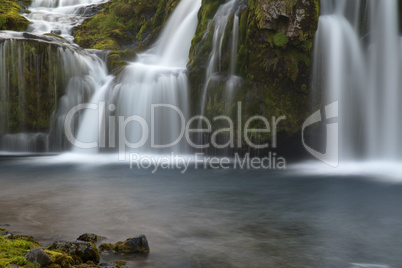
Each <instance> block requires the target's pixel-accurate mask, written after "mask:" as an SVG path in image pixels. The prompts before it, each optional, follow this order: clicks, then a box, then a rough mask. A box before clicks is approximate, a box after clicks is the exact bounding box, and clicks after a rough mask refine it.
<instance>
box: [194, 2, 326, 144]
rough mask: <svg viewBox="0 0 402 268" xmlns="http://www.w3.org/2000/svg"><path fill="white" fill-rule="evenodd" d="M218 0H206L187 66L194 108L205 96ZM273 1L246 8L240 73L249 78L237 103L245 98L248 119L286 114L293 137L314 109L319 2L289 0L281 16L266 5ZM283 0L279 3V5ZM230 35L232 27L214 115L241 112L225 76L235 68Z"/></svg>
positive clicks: (210, 106)
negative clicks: (314, 49)
mask: <svg viewBox="0 0 402 268" xmlns="http://www.w3.org/2000/svg"><path fill="white" fill-rule="evenodd" d="M213 2H214V1H211V0H203V1H202V7H201V10H200V12H199V25H198V28H197V32H196V35H195V37H194V39H193V41H192V47H191V50H190V61H189V64H188V66H187V67H188V69H189V74H190V77H189V78H190V82H191V87H192V92H191V105H190V106H191V107H194V110H193V113H196V112H199V111H200V108H201V107H200V104H199V103H200V102H199V100H200V99H201V94H203V92H202V91H203V88H204V83H205V73H206V65H207V62H208V58H209V53H210V52H211V46H212V35H213V29H211V28H209V29H208V21H210V20H211V19H212V18H213V16H214V14H215V12H216V6H215V5H214V3H213ZM271 2H274V1H273V0H264V1H262V0H249V1H248V5H247V7H244V8H243V9H241V10H240V13H239V20H240V25H239V50H238V53H237V63H236V65H237V66H236V74H237V75H239V76H240V77H242V78H243V80H242V81H241V83H240V84H238V85H237V86H236V88H235V90H234V91H232V92H231V97H232V99H233V100H236V102H237V101H241V102H242V104H243V107H242V112H243V117H244V119H246V118H250V117H251V116H253V115H263V116H264V117H266V118H271V116H276V117H277V118H278V117H279V116H281V115H285V116H286V117H287V118H286V120H285V121H283V122H282V123H281V125H280V127H281V129H279V131H282V132H283V133H285V134H286V136H291V135H293V134H294V133H296V132H298V131H299V129H300V126H301V125H302V121H303V120H304V119H305V118H306V116H307V113H308V107H309V105H308V103H309V95H308V92H309V90H310V79H311V74H310V70H311V58H312V45H313V40H314V34H315V31H316V27H317V22H318V16H319V6H318V2H319V1H318V0H305V1H302V0H291V1H284V3H283V9H282V11H281V13H282V14H283V15H281V16H279V17H270V16H271V15H270V13H268V12H267V11H266V5H269V4H270V3H271ZM278 3H279V2H278V1H276V2H275V4H276V5H277V4H278ZM294 25H296V27H294ZM226 27H227V28H226V30H227V31H230V30H231V29H232V28H233V18H231V19H229V22H228V25H227V26H226ZM289 29H294V30H292V31H289ZM230 36H231V34H230V32H229V34H226V36H225V38H224V42H223V47H224V49H223V50H222V55H221V62H222V63H221V68H222V70H221V74H222V80H220V81H219V80H218V81H213V82H212V83H210V84H209V86H208V88H207V98H206V107H205V114H206V116H207V117H209V118H212V117H214V116H216V115H217V114H227V115H229V116H235V111H236V103H233V102H230V101H228V98H227V90H226V80H225V79H227V77H225V74H227V73H228V72H229V68H230V64H229V63H230V56H231V55H230V45H231V44H230V42H231V37H230ZM255 127H258V126H255ZM268 135H269V134H268ZM256 138H258V139H268V138H269V137H265V138H264V137H256Z"/></svg>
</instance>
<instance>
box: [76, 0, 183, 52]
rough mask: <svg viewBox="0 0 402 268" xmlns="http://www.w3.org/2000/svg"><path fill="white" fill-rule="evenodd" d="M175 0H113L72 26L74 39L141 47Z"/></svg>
mask: <svg viewBox="0 0 402 268" xmlns="http://www.w3.org/2000/svg"><path fill="white" fill-rule="evenodd" d="M177 3H178V0H162V1H159V0H149V1H141V0H113V1H109V2H107V3H105V4H103V5H102V10H101V11H100V12H99V13H98V14H96V15H95V16H93V17H92V18H89V19H86V20H85V21H84V22H83V24H82V25H80V26H78V27H76V33H75V35H74V37H75V41H76V43H77V44H79V45H80V46H81V47H84V48H94V49H108V50H121V49H122V48H123V47H124V46H131V45H133V44H134V43H136V45H137V46H140V47H145V46H146V45H147V44H149V43H150V42H151V41H153V40H154V39H155V37H156V35H157V34H158V32H159V31H160V29H161V26H162V25H163V23H164V22H165V21H166V19H167V17H168V15H169V14H170V13H171V12H172V11H173V9H174V7H175V6H176V4H177Z"/></svg>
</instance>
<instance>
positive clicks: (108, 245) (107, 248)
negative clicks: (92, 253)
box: [99, 243, 116, 252]
mask: <svg viewBox="0 0 402 268" xmlns="http://www.w3.org/2000/svg"><path fill="white" fill-rule="evenodd" d="M99 250H100V251H101V252H102V251H106V252H113V251H116V245H114V244H111V243H103V244H101V245H100V246H99Z"/></svg>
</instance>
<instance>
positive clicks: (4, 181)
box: [0, 154, 402, 267]
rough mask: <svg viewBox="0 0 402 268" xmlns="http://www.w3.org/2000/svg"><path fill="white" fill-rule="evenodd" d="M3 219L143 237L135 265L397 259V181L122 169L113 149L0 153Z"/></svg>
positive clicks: (44, 228) (68, 236)
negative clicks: (145, 249)
mask: <svg viewBox="0 0 402 268" xmlns="http://www.w3.org/2000/svg"><path fill="white" fill-rule="evenodd" d="M0 159H1V160H0V173H1V186H2V187H1V188H0V204H1V210H0V219H1V220H0V223H8V224H11V227H10V229H12V230H13V231H17V232H21V233H28V234H31V235H34V236H35V237H36V238H37V239H39V240H40V241H41V242H44V244H49V243H51V242H52V241H54V240H56V239H64V240H74V239H76V238H77V237H78V236H79V235H80V234H81V233H84V232H94V233H97V234H99V235H102V236H106V237H107V240H106V242H117V241H118V240H124V239H126V238H128V237H131V236H133V235H135V234H141V233H144V234H146V235H147V237H148V239H149V242H150V246H151V253H150V255H149V256H148V257H147V258H139V257H138V258H128V260H129V261H130V263H131V264H132V265H136V266H135V267H349V264H350V263H353V262H358V263H376V264H387V265H390V266H392V267H399V266H397V265H399V264H400V263H402V256H401V254H400V244H401V243H402V238H401V236H400V233H401V232H402V224H401V222H402V213H401V212H402V209H401V207H400V206H399V205H398V204H401V202H402V185H401V184H400V181H399V182H398V183H395V181H392V182H391V181H390V182H384V180H383V178H382V177H379V176H376V177H368V176H364V177H363V176H350V175H348V176H342V175H339V176H330V177H328V176H325V175H316V176H312V175H310V174H308V175H307V174H305V175H300V172H299V168H297V169H296V170H294V169H293V168H292V166H290V168H289V170H288V171H266V170H264V171H263V170H234V169H229V170H203V169H194V167H193V168H191V169H189V170H188V171H187V172H186V173H185V174H181V173H180V171H179V170H177V169H171V170H159V171H157V172H156V173H154V174H152V171H151V170H144V169H137V168H134V169H130V167H129V163H128V162H122V163H118V161H117V160H116V158H115V156H111V155H103V156H98V157H92V158H87V160H84V158H83V157H81V158H80V156H77V155H73V154H69V155H62V156H57V157H54V156H52V157H49V156H48V157H46V156H44V157H22V158H19V157H15V156H14V157H12V156H8V157H6V156H3V157H1V158H0Z"/></svg>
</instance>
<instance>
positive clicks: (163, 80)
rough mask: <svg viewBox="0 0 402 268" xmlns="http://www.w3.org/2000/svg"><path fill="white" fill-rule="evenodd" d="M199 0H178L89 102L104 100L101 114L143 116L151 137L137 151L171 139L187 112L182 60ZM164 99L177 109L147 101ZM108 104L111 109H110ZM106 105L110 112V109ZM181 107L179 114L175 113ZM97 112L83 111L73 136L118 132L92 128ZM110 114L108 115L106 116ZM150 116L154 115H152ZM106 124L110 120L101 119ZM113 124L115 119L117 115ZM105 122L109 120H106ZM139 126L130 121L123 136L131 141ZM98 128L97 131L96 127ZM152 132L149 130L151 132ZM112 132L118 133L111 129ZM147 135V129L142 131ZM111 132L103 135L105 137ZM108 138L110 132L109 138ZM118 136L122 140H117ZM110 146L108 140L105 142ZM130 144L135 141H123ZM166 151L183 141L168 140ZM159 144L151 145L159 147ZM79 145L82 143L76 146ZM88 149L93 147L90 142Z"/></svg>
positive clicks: (178, 147) (85, 137)
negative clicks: (143, 47)
mask: <svg viewBox="0 0 402 268" xmlns="http://www.w3.org/2000/svg"><path fill="white" fill-rule="evenodd" d="M200 7H201V0H197V1H194V0H182V1H181V2H180V3H179V5H178V6H177V7H176V9H175V11H174V12H173V13H172V15H171V17H170V18H169V20H168V22H167V24H166V26H165V28H164V29H163V31H162V33H161V35H160V37H159V39H158V40H157V41H156V43H155V44H154V46H153V47H152V48H151V49H149V50H148V51H146V52H144V53H142V54H140V55H138V57H137V58H138V59H137V60H136V61H135V62H131V63H130V64H129V65H128V66H126V67H125V68H124V70H123V71H122V73H121V74H120V75H119V77H118V78H117V79H116V80H117V81H116V83H115V85H114V86H113V88H112V89H109V90H110V91H111V92H112V96H111V97H109V99H108V97H106V94H107V88H105V90H104V91H103V93H102V94H99V95H95V96H94V99H93V100H92V101H91V103H94V104H97V103H99V101H100V100H103V101H105V102H106V103H107V107H106V109H105V112H106V113H104V114H105V117H106V115H112V116H113V117H114V118H123V119H128V118H130V117H133V116H135V117H137V118H138V117H140V118H142V119H144V121H145V122H146V124H147V126H148V129H149V132H150V135H149V137H150V139H151V138H152V140H153V142H154V144H155V145H156V146H152V144H151V142H152V141H151V140H147V141H146V142H145V143H144V144H142V145H141V146H139V148H137V147H135V149H137V150H140V151H150V149H151V147H153V148H155V147H158V146H163V145H168V144H173V143H175V141H176V140H177V139H178V138H179V137H180V134H181V130H182V124H183V119H187V118H188V110H189V109H188V102H189V100H188V81H187V69H186V64H187V62H188V57H189V50H190V46H191V39H192V38H193V36H194V34H195V30H196V27H197V23H198V19H197V14H198V10H199V8H200ZM110 98H112V99H110ZM161 104H162V105H165V106H166V105H169V107H176V108H177V109H178V110H174V109H172V108H167V107H159V108H155V113H154V114H153V112H152V110H151V107H152V105H161ZM110 105H113V106H112V107H113V109H112V110H109V109H108V108H109V107H110ZM109 111H111V112H112V113H110V112H109ZM178 112H181V113H182V115H181V116H182V117H180V115H179V114H178ZM98 117H99V114H98V113H97V112H87V114H86V115H85V118H84V121H83V122H87V123H83V124H81V126H80V130H79V135H78V138H77V139H78V140H80V141H84V142H89V141H94V139H95V140H97V141H99V138H100V137H101V136H102V133H106V134H108V133H111V132H113V133H118V132H119V129H117V130H113V129H110V127H109V131H106V130H105V129H104V127H105V126H103V127H101V128H94V127H93V124H90V122H98V124H99V118H98ZM107 117H110V116H107ZM152 118H153V120H152ZM104 121H105V122H106V124H108V122H109V120H104ZM112 122H114V124H113V126H115V125H116V121H112ZM108 125H110V124H108ZM143 131H144V127H143V126H141V125H140V124H138V123H135V122H133V123H130V124H128V125H127V128H126V129H125V133H120V134H122V135H124V139H127V141H128V142H129V143H131V144H133V143H137V142H138V141H140V140H141V139H142V138H144V133H143ZM99 132H100V133H99ZM151 132H152V133H151ZM116 135H117V134H116ZM147 136H148V135H147ZM110 139H111V138H110V137H109V138H108V139H107V140H108V141H109V142H110V143H114V141H110ZM112 139H113V138H112ZM120 142H121V141H120ZM109 147H111V146H110V144H109ZM128 147H130V148H133V147H134V146H128ZM168 148H169V150H168V151H169V152H172V151H180V152H182V151H183V150H185V144H184V143H178V144H177V145H174V146H173V145H172V146H168ZM162 149H163V148H160V149H157V150H154V151H157V152H159V151H163V150H162ZM77 150H79V151H82V150H81V149H77ZM90 151H96V150H94V149H93V148H92V149H91V150H90Z"/></svg>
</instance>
